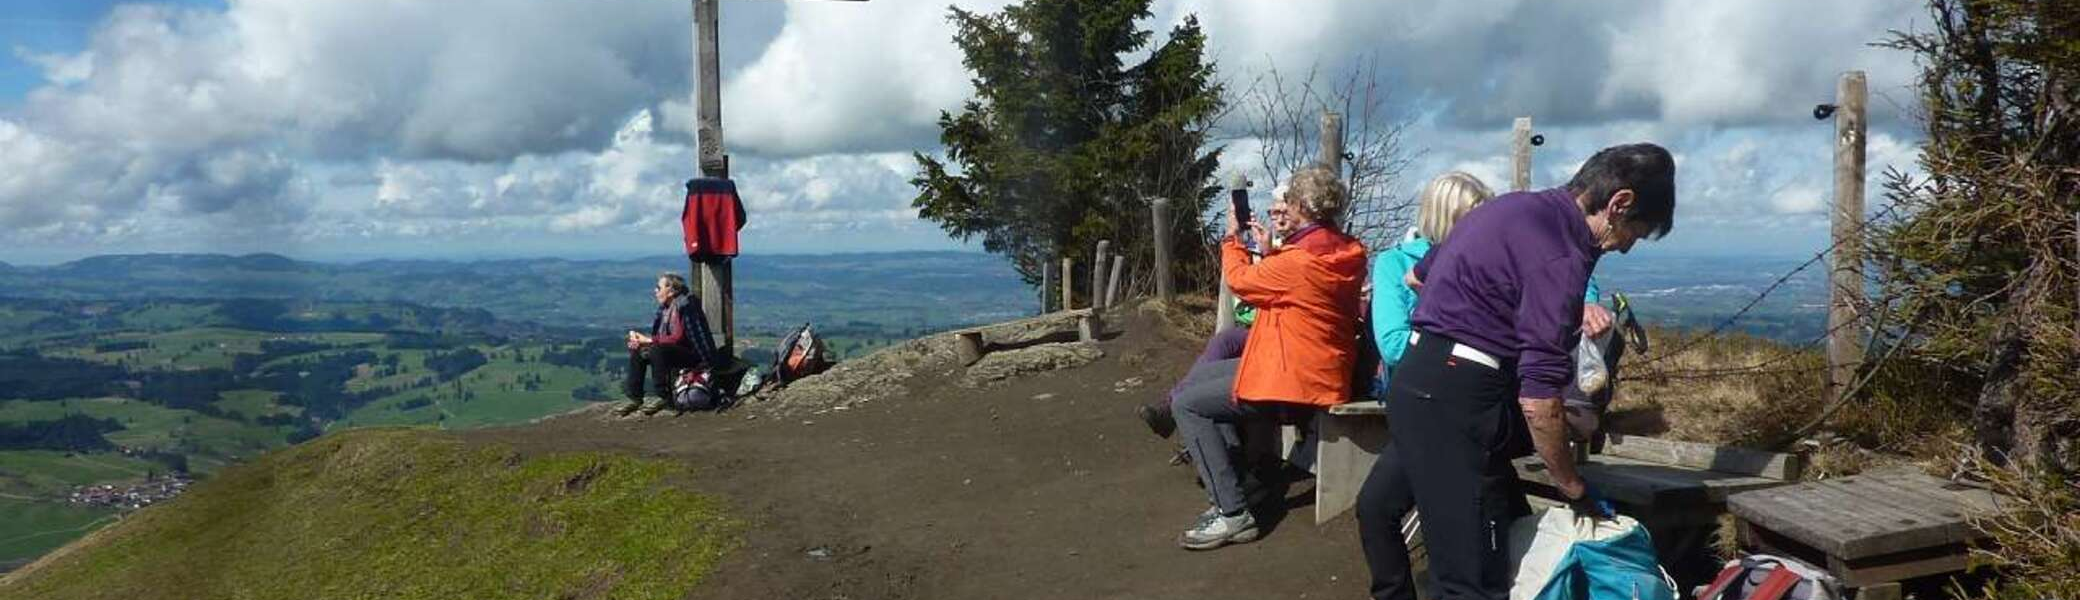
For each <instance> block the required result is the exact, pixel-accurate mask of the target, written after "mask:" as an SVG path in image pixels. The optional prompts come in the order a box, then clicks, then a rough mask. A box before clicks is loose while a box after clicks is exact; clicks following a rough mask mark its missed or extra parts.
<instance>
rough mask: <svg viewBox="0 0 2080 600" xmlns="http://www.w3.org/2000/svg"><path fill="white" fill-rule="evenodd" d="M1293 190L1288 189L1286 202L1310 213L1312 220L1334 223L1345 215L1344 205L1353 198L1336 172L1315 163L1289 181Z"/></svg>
mask: <svg viewBox="0 0 2080 600" xmlns="http://www.w3.org/2000/svg"><path fill="white" fill-rule="evenodd" d="M1286 185H1288V186H1290V189H1289V190H1288V191H1287V192H1286V198H1285V200H1286V204H1290V205H1292V206H1293V207H1295V208H1298V209H1300V211H1301V212H1304V213H1307V218H1308V220H1310V221H1314V222H1316V223H1321V224H1323V225H1328V226H1334V225H1336V220H1337V218H1338V217H1341V216H1343V207H1344V205H1345V204H1346V203H1348V202H1349V201H1350V192H1349V191H1348V190H1346V189H1344V187H1343V181H1341V180H1339V179H1337V178H1336V174H1335V173H1332V172H1330V171H1329V169H1328V168H1326V167H1323V166H1321V165H1312V166H1309V167H1306V168H1303V169H1300V170H1299V171H1295V172H1294V173H1293V176H1292V177H1291V178H1288V179H1287V180H1286Z"/></svg>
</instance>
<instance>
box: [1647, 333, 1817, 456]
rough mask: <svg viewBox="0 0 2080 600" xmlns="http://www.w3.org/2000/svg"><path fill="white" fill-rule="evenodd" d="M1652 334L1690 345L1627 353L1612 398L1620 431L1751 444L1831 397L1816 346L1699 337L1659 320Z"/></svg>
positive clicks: (1657, 339)
mask: <svg viewBox="0 0 2080 600" xmlns="http://www.w3.org/2000/svg"><path fill="white" fill-rule="evenodd" d="M1648 335H1649V336H1650V339H1651V341H1652V344H1651V345H1652V347H1654V348H1657V349H1664V350H1674V349H1677V348H1681V347H1686V346H1687V347H1688V350H1686V351H1684V352H1682V353H1680V354H1674V355H1670V356H1668V357H1666V358H1662V357H1660V356H1659V355H1647V356H1637V355H1627V356H1626V357H1625V359H1624V362H1623V363H1621V364H1620V366H1619V375H1620V377H1621V378H1622V381H1621V382H1620V383H1619V385H1618V393H1617V397H1616V398H1615V399H1613V400H1612V402H1611V412H1612V413H1613V414H1614V415H1615V418H1614V419H1613V421H1614V425H1613V426H1614V427H1615V428H1617V430H1618V431H1620V432H1625V433H1636V434H1642V435H1659V436H1665V437H1669V438H1674V439H1679V440H1687V441H1694V442H1706V443H1714V444H1735V445H1753V444H1758V443H1763V442H1767V441H1772V440H1775V439H1777V438H1780V437H1782V436H1783V435H1784V434H1786V433H1789V432H1791V431H1794V430H1796V429H1797V428H1798V427H1800V426H1801V425H1804V424H1805V423H1806V422H1807V421H1808V420H1810V419H1811V418H1813V417H1814V416H1816V415H1818V414H1820V410H1821V409H1822V408H1823V407H1824V406H1825V405H1826V402H1825V398H1824V396H1825V394H1826V383H1825V381H1824V379H1823V377H1824V375H1825V373H1824V371H1823V370H1822V369H1824V368H1825V366H1826V357H1825V356H1823V355H1822V354H1821V353H1820V352H1818V351H1815V350H1799V349H1796V348H1793V347H1790V346H1786V345H1783V344H1779V343H1776V342H1772V341H1769V340H1765V339H1761V338H1755V337H1749V336H1744V335H1737V334H1735V335H1722V336H1719V337H1716V338H1712V339H1708V340H1703V341H1701V342H1696V343H1695V344H1694V345H1692V344H1693V341H1694V340H1696V339H1697V338H1696V334H1691V333H1682V332H1674V331H1669V330H1664V329H1658V328H1656V329H1653V330H1651V331H1650V332H1649V334H1648ZM1743 367H1756V368H1754V369H1752V370H1749V369H1743Z"/></svg>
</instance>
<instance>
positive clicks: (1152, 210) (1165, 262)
mask: <svg viewBox="0 0 2080 600" xmlns="http://www.w3.org/2000/svg"><path fill="white" fill-rule="evenodd" d="M1148 212H1149V222H1150V223H1153V224H1154V226H1155V241H1156V265H1155V277H1156V297H1157V298H1160V299H1162V301H1163V302H1164V303H1166V304H1167V303H1169V302H1170V301H1171V300H1172V299H1173V298H1174V296H1172V295H1171V291H1170V199H1169V198H1157V199H1155V201H1154V202H1150V203H1148Z"/></svg>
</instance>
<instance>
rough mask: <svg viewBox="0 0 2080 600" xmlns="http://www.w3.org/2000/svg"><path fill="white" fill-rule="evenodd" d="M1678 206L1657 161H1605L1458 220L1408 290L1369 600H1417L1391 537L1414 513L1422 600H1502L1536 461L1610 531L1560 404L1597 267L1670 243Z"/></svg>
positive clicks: (1376, 487)
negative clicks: (1416, 298) (1526, 469)
mask: <svg viewBox="0 0 2080 600" xmlns="http://www.w3.org/2000/svg"><path fill="white" fill-rule="evenodd" d="M1675 202H1676V194H1675V160H1674V158H1673V157H1671V156H1670V155H1669V153H1668V151H1667V150H1665V149H1663V148H1661V147H1660V146H1656V145H1653V144H1631V145H1625V146H1615V147H1611V148H1605V149H1604V150H1603V151H1601V152H1597V153H1596V155H1595V156H1591V157H1590V158H1589V160H1588V162H1586V163H1583V165H1582V167H1581V169H1580V170H1578V171H1576V172H1575V175H1574V179H1572V180H1570V181H1568V182H1567V185H1565V186H1562V187H1558V188H1554V189H1550V190H1542V191H1534V192H1516V193H1510V194H1504V195H1501V196H1497V197H1495V198H1494V199H1492V200H1489V201H1487V202H1485V203H1482V204H1481V205H1480V206H1477V207H1475V208H1473V209H1472V210H1471V211H1468V212H1467V213H1466V215H1465V216H1464V217H1461V218H1460V219H1459V221H1458V222H1457V223H1456V224H1455V225H1454V226H1453V228H1452V234H1451V237H1450V238H1448V239H1446V240H1445V241H1444V242H1443V243H1442V244H1439V245H1438V246H1437V247H1436V248H1434V249H1432V250H1431V251H1430V252H1429V253H1428V254H1427V255H1425V256H1424V257H1423V259H1422V260H1421V261H1419V262H1417V263H1416V264H1415V267H1414V268H1413V269H1412V270H1411V271H1410V272H1409V274H1408V275H1407V276H1406V277H1405V278H1404V279H1405V281H1406V282H1407V283H1408V284H1409V285H1410V287H1414V288H1417V289H1418V293H1419V294H1421V296H1422V301H1421V302H1418V303H1416V309H1415V314H1414V315H1413V316H1411V317H1410V319H1409V324H1410V325H1411V326H1412V328H1413V329H1414V331H1413V333H1411V334H1410V335H1409V338H1410V339H1409V342H1408V347H1407V349H1406V350H1405V351H1404V353H1403V354H1402V358H1401V363H1400V365H1399V366H1398V367H1396V368H1395V371H1394V376H1393V377H1391V378H1389V379H1388V380H1387V397H1386V409H1387V428H1388V443H1387V445H1386V446H1385V447H1384V448H1382V449H1381V451H1380V455H1379V459H1378V461H1377V462H1376V463H1374V464H1373V468H1372V473H1371V474H1370V475H1369V476H1368V477H1367V478H1366V481H1365V485H1364V487H1363V489H1362V490H1361V491H1360V492H1359V495H1358V532H1359V538H1360V542H1361V544H1362V546H1363V547H1364V550H1365V562H1366V566H1367V568H1368V569H1369V570H1370V571H1371V572H1372V589H1371V592H1372V597H1373V598H1376V599H1381V600H1414V599H1415V585H1414V583H1413V581H1411V576H1410V570H1409V560H1408V548H1407V546H1406V544H1405V542H1404V540H1403V538H1402V536H1401V518H1402V516H1403V515H1405V514H1407V513H1408V511H1409V509H1411V508H1414V509H1417V510H1420V511H1421V512H1422V515H1423V525H1422V529H1423V539H1424V540H1425V543H1426V544H1427V549H1426V550H1427V552H1428V553H1429V564H1430V569H1429V571H1430V577H1431V581H1432V585H1431V586H1429V591H1430V596H1431V597H1433V598H1437V599H1439V600H1503V599H1505V598H1508V597H1509V591H1510V589H1509V588H1510V574H1509V565H1508V555H1507V553H1506V552H1505V548H1504V540H1505V539H1506V538H1507V537H1508V536H1507V531H1508V527H1509V524H1510V522H1511V521H1512V520H1513V519H1515V518H1516V517H1518V516H1520V515H1523V514H1528V513H1529V512H1530V507H1529V506H1528V505H1526V503H1525V501H1524V494H1523V491H1522V490H1521V489H1519V485H1518V481H1517V474H1516V469H1515V467H1514V466H1513V465H1511V463H1510V461H1511V459H1514V458H1516V457H1519V456H1523V455H1526V454H1529V453H1530V452H1531V450H1533V449H1534V448H1535V449H1536V451H1537V453H1538V455H1539V457H1540V458H1541V459H1542V460H1543V461H1544V462H1545V465H1546V468H1547V469H1548V471H1549V472H1551V474H1552V478H1553V482H1554V484H1555V487H1557V488H1559V491H1560V493H1561V494H1562V495H1564V496H1565V497H1566V498H1567V499H1568V500H1569V502H1570V503H1571V504H1572V505H1573V506H1574V507H1575V509H1576V512H1577V513H1578V514H1584V515H1591V516H1608V505H1607V504H1606V503H1603V502H1601V499H1600V498H1599V497H1598V495H1597V493H1596V492H1595V490H1593V489H1591V488H1590V487H1589V486H1588V484H1587V483H1585V482H1584V481H1583V480H1582V478H1581V475H1580V474H1579V473H1577V472H1576V471H1575V468H1574V461H1573V456H1572V455H1571V453H1570V452H1569V450H1568V447H1567V430H1566V425H1565V424H1564V423H1563V421H1562V417H1561V399H1560V395H1561V394H1560V390H1561V388H1562V387H1564V386H1567V385H1569V379H1570V378H1571V377H1572V376H1573V369H1572V361H1571V353H1570V350H1572V349H1573V348H1574V346H1575V343H1576V340H1577V339H1578V336H1579V335H1580V333H1581V329H1582V319H1583V309H1582V290H1583V289H1584V287H1585V286H1586V285H1587V284H1588V281H1589V273H1590V271H1593V270H1594V269H1595V267H1596V261H1597V259H1598V258H1600V257H1602V256H1603V254H1604V253H1605V252H1610V251H1616V252H1619V253H1624V252H1626V251H1629V250H1631V249H1632V246H1633V244H1634V243H1636V242H1638V241H1639V240H1640V239H1642V238H1649V237H1652V238H1660V237H1661V236H1663V235H1666V234H1667V233H1668V231H1669V229H1671V228H1673V227H1674V226H1675Z"/></svg>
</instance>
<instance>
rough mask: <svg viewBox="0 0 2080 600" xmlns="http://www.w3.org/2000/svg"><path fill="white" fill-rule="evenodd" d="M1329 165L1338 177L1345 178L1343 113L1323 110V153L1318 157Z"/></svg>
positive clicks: (1323, 164) (1339, 178)
mask: <svg viewBox="0 0 2080 600" xmlns="http://www.w3.org/2000/svg"><path fill="white" fill-rule="evenodd" d="M1316 160H1317V161H1318V162H1320V163H1322V166H1324V167H1328V168H1329V172H1330V173H1333V174H1335V175H1336V179H1338V180H1342V179H1343V114H1342V113H1338V112H1334V111H1326V110H1325V111H1322V153H1321V157H1320V158H1318V159H1316Z"/></svg>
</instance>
